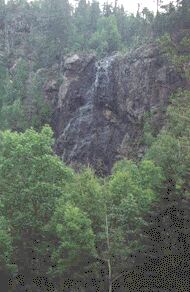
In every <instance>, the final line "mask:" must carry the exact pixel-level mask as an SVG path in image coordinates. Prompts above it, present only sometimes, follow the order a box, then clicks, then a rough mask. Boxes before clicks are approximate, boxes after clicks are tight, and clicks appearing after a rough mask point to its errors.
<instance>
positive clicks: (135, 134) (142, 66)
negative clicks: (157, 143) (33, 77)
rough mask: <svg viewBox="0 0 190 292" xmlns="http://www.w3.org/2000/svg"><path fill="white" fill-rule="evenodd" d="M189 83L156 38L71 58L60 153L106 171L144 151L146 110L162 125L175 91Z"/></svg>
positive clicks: (62, 93) (57, 119)
mask: <svg viewBox="0 0 190 292" xmlns="http://www.w3.org/2000/svg"><path fill="white" fill-rule="evenodd" d="M184 86H185V80H184V79H183V76H181V75H180V74H179V73H177V71H176V70H175V68H174V66H172V65H171V64H169V62H168V61H167V58H166V57H165V55H164V53H163V52H162V51H161V50H160V49H159V48H158V46H156V45H154V44H152V45H148V46H144V47H142V48H140V49H138V50H136V51H134V52H133V53H131V54H129V55H128V56H121V55H119V54H116V55H113V56H109V57H106V58H104V59H102V60H96V57H95V56H94V55H86V56H84V55H82V56H79V55H73V56H70V57H68V58H66V59H65V62H64V68H63V82H62V84H61V86H60V88H59V92H58V100H57V103H56V106H55V112H54V116H53V123H52V124H53V127H54V130H55V135H56V145H55V151H56V153H57V154H58V155H60V156H61V157H62V159H63V160H64V161H65V162H66V163H69V164H73V165H77V164H79V163H80V164H85V165H87V164H89V165H92V166H93V167H94V168H95V169H96V171H97V172H98V173H100V174H107V173H109V172H110V169H111V167H112V165H113V163H114V162H115V161H116V160H117V159H120V158H123V157H127V158H135V157H136V158H139V157H141V156H142V155H143V152H144V146H143V144H142V143H141V142H142V136H143V118H144V115H145V113H146V112H147V111H148V112H152V116H153V118H152V121H153V123H155V124H156V126H157V128H158V130H159V129H160V128H161V127H162V126H163V123H164V116H165V111H166V108H167V105H168V102H169V96H170V95H171V93H172V92H173V91H175V90H176V89H177V88H178V87H184Z"/></svg>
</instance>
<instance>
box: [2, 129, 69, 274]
mask: <svg viewBox="0 0 190 292" xmlns="http://www.w3.org/2000/svg"><path fill="white" fill-rule="evenodd" d="M0 135H1V139H0V198H1V202H2V206H3V208H2V211H1V212H2V215H3V216H4V217H5V218H6V219H7V220H8V222H9V223H10V234H11V236H12V238H13V240H14V249H15V250H14V253H15V255H14V256H15V258H14V260H15V261H16V263H18V262H19V263H22V264H21V266H20V269H22V270H23V271H24V268H26V267H27V265H30V269H31V270H32V259H31V256H30V252H31V250H33V252H36V253H37V255H36V260H38V257H39V253H40V250H41V245H43V244H44V243H43V242H44V239H43V238H44V232H45V226H46V224H47V223H48V221H49V220H50V219H51V216H52V214H53V210H54V206H55V201H56V199H57V198H59V197H60V196H61V194H62V193H63V189H64V185H65V183H66V181H68V180H70V179H71V178H72V171H71V170H70V169H68V168H66V167H65V166H64V164H63V163H62V162H61V161H60V160H59V159H58V157H56V156H54V155H53V152H52V149H51V145H52V143H53V139H52V131H51V129H50V128H49V127H44V128H43V129H42V131H41V132H40V133H36V132H35V131H34V130H32V129H31V130H27V131H26V132H25V133H21V134H18V133H16V132H15V133H12V132H10V131H5V132H2V133H1V134H0ZM36 240H37V241H38V243H39V244H38V246H36V245H35V241H36ZM44 252H45V251H43V253H44ZM22 265H23V266H22ZM45 268H46V267H45ZM47 268H48V267H47ZM27 269H28V267H27Z"/></svg>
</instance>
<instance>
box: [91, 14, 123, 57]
mask: <svg viewBox="0 0 190 292" xmlns="http://www.w3.org/2000/svg"><path fill="white" fill-rule="evenodd" d="M120 47H121V36H120V34H119V31H118V28H117V23H116V18H115V16H109V17H106V18H105V17H103V18H100V20H99V22H98V25H97V31H96V32H95V33H94V34H93V35H92V38H91V39H90V48H91V49H94V50H97V52H98V53H99V54H100V55H101V54H105V53H108V54H109V53H111V52H114V51H118V50H119V49H120Z"/></svg>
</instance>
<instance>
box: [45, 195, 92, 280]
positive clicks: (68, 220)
mask: <svg viewBox="0 0 190 292" xmlns="http://www.w3.org/2000/svg"><path fill="white" fill-rule="evenodd" d="M52 220H53V223H52V224H53V228H54V230H55V234H56V236H57V238H58V240H59V245H58V248H57V247H56V248H55V250H54V251H53V254H52V259H53V261H54V262H56V271H51V270H50V271H51V272H53V273H58V274H59V275H60V274H63V273H64V272H68V270H69V269H70V268H71V267H72V268H73V267H75V266H77V265H79V264H80V262H81V261H82V260H83V258H84V257H89V256H90V255H95V235H94V233H93V230H92V226H91V225H92V223H91V220H90V219H89V218H88V215H87V214H86V213H84V212H83V211H81V210H80V209H79V208H78V207H76V206H73V205H71V204H70V203H67V204H64V202H62V200H59V202H58V204H57V207H56V210H55V213H54V216H53V219H52Z"/></svg>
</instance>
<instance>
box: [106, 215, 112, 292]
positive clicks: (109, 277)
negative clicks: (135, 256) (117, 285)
mask: <svg viewBox="0 0 190 292" xmlns="http://www.w3.org/2000/svg"><path fill="white" fill-rule="evenodd" d="M106 240H107V248H108V260H107V262H108V287H109V288H108V289H109V290H108V291H109V292H112V267H111V260H110V258H109V252H110V239H109V226H108V216H107V214H106Z"/></svg>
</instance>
